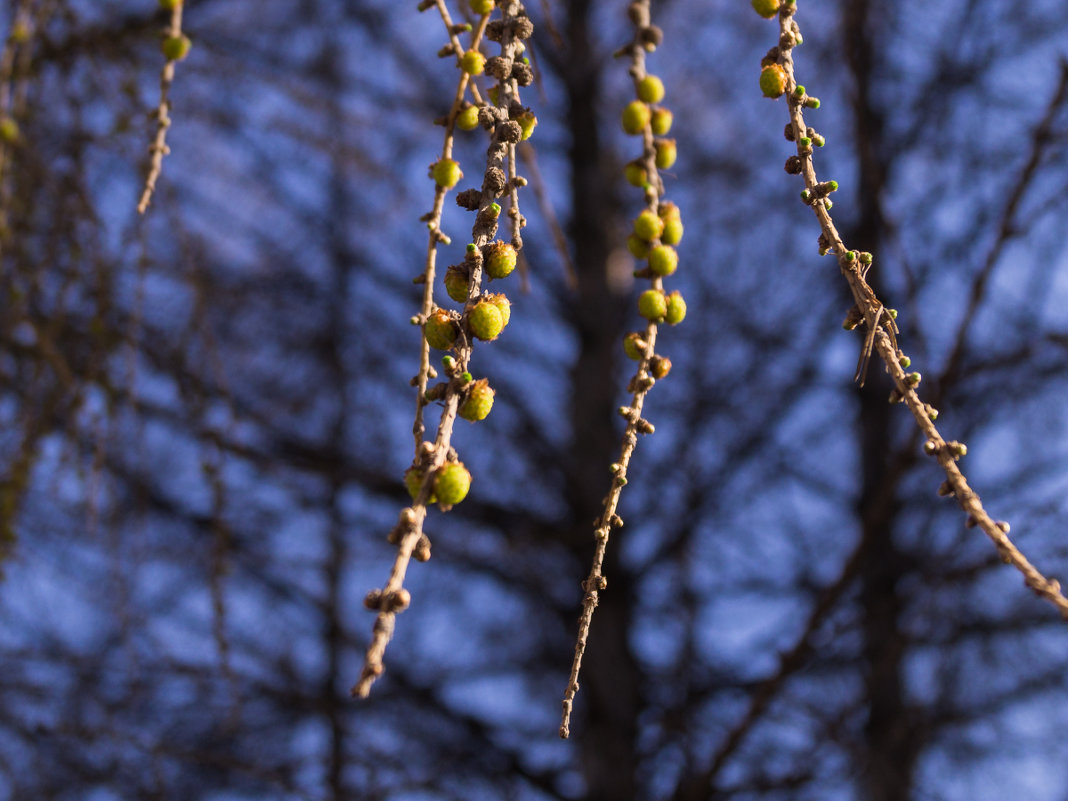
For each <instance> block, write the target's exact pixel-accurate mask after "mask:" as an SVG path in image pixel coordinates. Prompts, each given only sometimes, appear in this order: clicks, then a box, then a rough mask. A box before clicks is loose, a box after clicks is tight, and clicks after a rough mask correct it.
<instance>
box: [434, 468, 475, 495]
mask: <svg viewBox="0 0 1068 801" xmlns="http://www.w3.org/2000/svg"><path fill="white" fill-rule="evenodd" d="M470 489H471V474H470V473H469V472H468V471H467V468H466V467H464V466H463V463H462V462H453V463H450V464H446V465H442V466H441V468H439V469H438V473H437V476H435V478H434V494H435V495H437V496H438V502H439V503H441V504H442V505H443V506H452V505H453V504H457V503H459V502H460V501H462V500H463V499H464V498H466V497H467V493H468V491H469V490H470Z"/></svg>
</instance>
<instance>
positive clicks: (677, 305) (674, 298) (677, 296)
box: [664, 289, 686, 325]
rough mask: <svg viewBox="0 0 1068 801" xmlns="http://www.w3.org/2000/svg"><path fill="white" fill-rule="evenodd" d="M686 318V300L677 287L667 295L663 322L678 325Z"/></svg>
mask: <svg viewBox="0 0 1068 801" xmlns="http://www.w3.org/2000/svg"><path fill="white" fill-rule="evenodd" d="M685 319H686V301H685V300H683V297H682V293H681V292H679V291H678V290H677V289H676V290H675V291H674V292H672V293H671V294H670V295H668V296H667V308H666V310H665V312H664V322H666V323H667V324H668V325H678V324H679V323H681V322H682V321H683V320H685Z"/></svg>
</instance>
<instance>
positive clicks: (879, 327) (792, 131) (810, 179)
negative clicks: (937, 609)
mask: <svg viewBox="0 0 1068 801" xmlns="http://www.w3.org/2000/svg"><path fill="white" fill-rule="evenodd" d="M754 7H756V8H757V10H758V12H760V11H761V9H766V10H767V11H768V12H770V13H762V16H766V17H768V18H771V17H774V16H776V15H777V16H778V20H779V44H778V46H777V47H774V48H772V49H771V50H770V51H769V52H768V54H767V55H766V56H765V58H764V60H763V62H762V63H761V67H762V71H761V75H760V86H761V89H762V91H763V92H764V94H765V95H766V96H768V97H771V98H777V97H781V96H783V95H785V96H786V98H787V105H788V109H789V114H790V122H789V124H788V125H787V127H786V131H785V135H786V138H787V139H788V140H789V141H791V142H794V143H795V144H796V147H797V153H796V155H793V156H790V158H789V159H787V162H786V171H787V172H788V173H791V174H795V175H801V176H802V178H803V179H804V183H805V188H804V190H802V192H801V200H802V202H803V203H805V204H806V205H807V206H809V207H810V208H811V209H812V211H813V213H814V214H815V215H816V219H817V220H818V222H819V225H820V230H821V234H820V239H819V245H820V253H821V254H823V253H833V254H834V255H835V257H836V258H837V260H838V266H839V269H840V270H841V272H842V275H843V276H844V277H845V279H846V282H847V283H848V284H849V289H850V291H851V292H852V294H853V299H854V301H855V304H856V305H855V306H854V307H853V308H852V309H851V310H850V313H849V316H848V317H847V318H846V323H845V326H846V327H847V328H856V327H858V326H860V325H861V324H863V325H864V326H865V327H866V331H867V336H866V338H865V343H864V347H863V350H862V352H861V357H860V362H859V365H858V368H857V374H856V379H857V380H858V381H859V382H860V383H861V384H863V381H864V375H865V371H866V369H867V362H868V358H869V357H870V355H871V353H872V352H873V351H874V352H875V353H878V355H879V357H880V358H881V360H882V361H883V363H884V364H885V365H886V371H887V372H888V373H889V374H890V377H891V379H892V380H893V383H894V392H893V394H892V395H891V402H904V403H905V404H906V405H907V406H908V409H909V411H910V412H912V416H913V417H914V418H915V420H916V425H917V426H918V427H919V429H920V431H921V432H922V433H923V434H924V435H925V436H926V438H927V439H926V442H925V443H924V446H923V447H924V452H925V453H926V454H928V455H929V456H932V457H934V458H935V459H936V460H937V461H938V463H939V464H940V465H941V466H942V469H943V470H944V471H945V474H946V481H945V482H944V483H943V484H942V486H941V487H940V488H939V494H940V495H944V496H952V497H954V498H956V500H957V503H958V504H959V505H960V507H961V509H962V510H963V511H964V512H965V513H966V514H967V525H968V526H969V527H975V526H978V527H979V528H980V529H981V530H982V531H983V533H985V534H986V535H987V536H988V537H989V538H990V540H991V541H992V542H993V543H994V546H995V547H996V548H997V551H998V555H999V556H1000V557H1001V559H1002V561H1004V562H1005V563H1006V564H1010V565H1012V566H1013V567H1015V568H1016V569H1017V570H1019V571H1020V573H1022V574H1023V577H1024V582H1025V584H1026V585H1027V586H1028V587H1030V588H1031V589H1032V590H1033V591H1034V592H1035V593H1036V594H1037V595H1038V596H1039V597H1041V598H1044V599H1046V600H1047V601H1049V602H1050V603H1052V604H1053V605H1054V606H1055V607H1057V609H1058V611H1059V612H1060V613H1061V615H1062V616H1063V617H1064V618H1065V619H1068V598H1065V596H1064V594H1063V593H1062V591H1061V585H1060V582H1058V581H1057V580H1055V579H1050V578H1047V577H1046V576H1045V575H1043V574H1042V573H1041V572H1040V571H1039V570H1038V569H1037V568H1035V566H1034V565H1032V564H1031V562H1030V561H1029V560H1028V559H1027V558H1026V557H1025V556H1024V555H1023V553H1021V552H1020V550H1019V549H1018V548H1017V547H1016V545H1015V544H1013V542H1012V540H1010V539H1009V536H1008V533H1009V524H1008V523H1006V522H1004V521H996V520H994V519H993V518H992V517H990V515H989V514H988V513H987V511H986V509H985V508H984V507H983V504H982V501H981V500H980V498H979V495H978V494H977V493H976V492H975V491H974V490H972V488H971V487H970V486H969V485H968V482H967V480H966V479H965V476H964V474H963V473H962V472H961V470H960V468H959V467H958V465H957V462H958V460H959V459H960V458H961V457H962V456H964V455H965V454H966V453H967V450H968V449H967V447H966V446H965V445H964V444H963V443H961V442H956V441H948V442H947V441H946V440H945V439H943V437H942V435H941V434H940V433H939V431H938V429H937V427H936V426H935V424H934V421H935V419H936V418H937V417H938V411H937V410H936V409H935V408H933V407H932V406H931V405H930V404H926V403H924V402H923V401H922V400H921V399H920V396H919V394H918V393H917V391H916V388H917V387H918V386H919V384H920V379H921V376H920V373H918V372H906V370H907V369H908V368H909V367H910V366H911V359H910V358H909V357H908V356H906V355H905V354H904V353H903V352H902V351H901V350H900V348H899V347H898V344H897V336H896V335H897V325H896V323H895V318H896V317H897V312H896V311H894V310H893V309H889V308H887V307H886V306H884V305H883V303H882V302H881V301H880V300H879V298H878V297H877V296H876V294H875V292H874V291H873V290H872V288H871V287H870V286H869V285H868V283H867V281H866V276H867V273H868V270H869V269H870V267H871V264H872V255H871V254H870V253H858V252H857V251H855V250H849V249H847V248H846V246H845V244H844V243H843V241H842V238H841V236H840V235H839V234H838V231H837V229H836V228H835V226H834V221H833V220H832V219H831V215H830V208H831V206H832V205H833V204H832V203H831V201H830V199H829V197H828V195H830V194H831V193H832V192H834V191H835V190H837V188H838V184H837V183H836V182H835V181H823V182H821V181H820V180H819V179H818V178H817V176H816V170H815V165H814V162H813V152H814V151H813V148H814V147H820V146H822V145H823V144H824V139H823V137H821V136H820V135H819V134H818V133H817V132H816V131H815V130H814V129H813V128H810V127H808V125H807V124H806V122H805V119H804V110H805V109H808V108H812V109H815V108H819V105H820V104H819V100H818V99H817V98H815V97H811V96H809V95H808V93H807V92H806V90H805V87H804V86H800V85H799V84H798V83H797V81H796V80H795V77H794V62H793V49H794V48H795V47H796V46H797V45H799V44H801V42H802V37H801V31H800V29H799V27H798V25H797V21H796V19H795V18H794V14H795V12H796V10H797V3H796V0H786V2H784V3H781V4H780V2H779V0H766V2H761V0H755V2H754Z"/></svg>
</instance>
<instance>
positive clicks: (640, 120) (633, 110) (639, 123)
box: [623, 100, 653, 135]
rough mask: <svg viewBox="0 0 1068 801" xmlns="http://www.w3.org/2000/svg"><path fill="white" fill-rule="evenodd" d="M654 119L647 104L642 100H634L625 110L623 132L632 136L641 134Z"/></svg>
mask: <svg viewBox="0 0 1068 801" xmlns="http://www.w3.org/2000/svg"><path fill="white" fill-rule="evenodd" d="M652 117H653V113H652V112H651V111H650V110H649V106H648V105H647V104H645V103H643V102H642V101H640V100H632V101H631V102H630V103H628V104H627V107H626V108H624V109H623V130H624V131H625V132H626V133H629V134H632V135H636V134H640V133H641V132H642V131H644V130H645V126H646V125H648V124H649V122H650V121H651V120H652Z"/></svg>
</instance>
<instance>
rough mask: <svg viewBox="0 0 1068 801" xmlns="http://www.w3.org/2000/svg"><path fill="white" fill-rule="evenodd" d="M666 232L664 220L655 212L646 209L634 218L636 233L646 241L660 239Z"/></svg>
mask: <svg viewBox="0 0 1068 801" xmlns="http://www.w3.org/2000/svg"><path fill="white" fill-rule="evenodd" d="M662 233H664V221H663V220H662V219H661V218H660V217H658V216H657V215H656V214H653V212H651V211H649V210H648V209H646V210H645V211H643V212H642V213H641V214H639V215H638V216H637V217H635V218H634V234H635V236H637V237H639V238H640V239H644V240H645V241H646V242H651V241H653V240H654V239H659V238H660V235H661V234H662Z"/></svg>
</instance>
